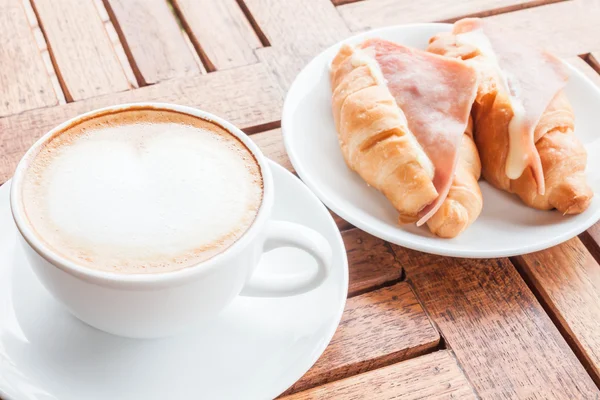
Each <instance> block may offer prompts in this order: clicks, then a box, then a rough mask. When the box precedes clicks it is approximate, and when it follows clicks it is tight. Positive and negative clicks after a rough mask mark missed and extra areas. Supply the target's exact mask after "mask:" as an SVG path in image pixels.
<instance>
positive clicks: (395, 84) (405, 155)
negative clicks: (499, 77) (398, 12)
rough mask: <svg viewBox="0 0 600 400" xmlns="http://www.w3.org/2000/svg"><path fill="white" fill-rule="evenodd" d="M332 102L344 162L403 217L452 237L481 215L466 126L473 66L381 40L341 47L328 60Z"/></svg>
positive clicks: (474, 83) (472, 148)
mask: <svg viewBox="0 0 600 400" xmlns="http://www.w3.org/2000/svg"><path fill="white" fill-rule="evenodd" d="M330 72H331V88H332V91H333V95H332V108H333V116H334V121H335V125H336V128H337V132H338V139H339V142H340V147H341V150H342V154H343V156H344V159H345V161H346V163H347V165H348V167H349V168H350V169H352V170H354V171H356V172H357V173H358V174H359V175H360V176H361V177H362V178H363V179H364V180H365V181H366V183H368V184H369V185H371V186H372V187H374V188H376V189H377V190H379V191H380V192H381V193H383V194H384V195H385V196H386V197H387V199H388V200H389V201H390V202H391V204H392V205H393V206H394V207H395V209H396V210H397V211H398V213H399V221H400V222H401V223H407V222H415V221H417V225H422V224H424V223H427V225H428V227H429V229H430V230H431V232H433V233H434V234H436V235H438V236H441V237H447V238H451V237H455V236H457V235H458V234H459V233H461V232H462V231H463V230H464V229H466V228H467V227H468V226H469V225H470V224H471V223H473V221H474V220H475V219H476V218H477V217H478V216H479V214H480V212H481V208H482V204H483V202H482V198H481V191H480V189H479V185H478V183H477V180H478V179H479V176H480V173H481V164H480V161H479V155H478V153H477V149H476V147H475V144H474V142H473V139H472V130H471V127H470V124H469V118H470V110H471V106H472V104H473V102H474V101H475V96H476V94H477V88H478V72H477V70H476V69H475V68H474V67H472V66H469V65H467V64H466V63H464V62H462V61H460V60H456V59H452V58H448V57H441V56H438V55H435V54H432V53H428V52H425V51H421V50H416V49H411V48H408V47H405V46H401V45H398V44H395V43H391V42H388V41H385V40H381V39H370V40H367V41H365V42H364V43H362V44H360V45H358V46H355V47H351V46H348V45H344V46H343V47H342V48H341V49H340V50H339V52H338V54H337V55H336V57H335V58H334V60H333V61H332V63H331V71H330Z"/></svg>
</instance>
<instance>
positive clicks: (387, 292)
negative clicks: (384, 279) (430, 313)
mask: <svg viewBox="0 0 600 400" xmlns="http://www.w3.org/2000/svg"><path fill="white" fill-rule="evenodd" d="M439 339H440V337H439V335H438V333H437V331H436V330H435V329H434V328H433V326H432V325H431V322H430V321H429V319H428V318H427V315H425V312H424V311H423V309H422V308H421V305H420V304H419V303H418V301H417V299H416V298H415V295H414V293H413V292H412V290H411V289H410V287H409V285H408V284H407V283H405V282H402V283H398V284H396V285H394V286H390V287H386V288H383V289H379V290H376V291H372V292H369V293H366V294H363V295H360V296H357V297H353V298H351V299H348V302H347V303H346V309H345V310H344V314H343V316H342V321H341V322H340V326H339V327H338V329H337V332H336V333H335V335H334V336H333V339H332V340H331V343H330V344H329V346H328V347H327V349H325V352H324V353H323V355H322V356H321V358H319V360H318V361H317V362H316V363H315V365H314V366H313V367H312V368H311V369H310V370H309V371H308V372H307V373H306V374H305V375H304V376H303V377H302V378H301V379H300V380H299V381H298V382H296V383H295V384H294V385H293V386H292V387H291V388H290V389H288V391H287V392H286V394H289V393H292V392H298V391H301V390H305V389H308V388H312V387H315V386H318V385H322V384H324V383H327V382H331V381H334V380H337V379H341V378H346V377H348V376H352V375H356V374H359V373H361V372H365V371H369V370H371V369H375V368H379V367H382V366H385V365H389V364H392V363H395V362H398V361H401V360H405V359H408V358H412V357H416V356H418V355H421V354H424V353H425V352H429V351H431V350H433V349H435V348H436V347H437V345H438V343H439Z"/></svg>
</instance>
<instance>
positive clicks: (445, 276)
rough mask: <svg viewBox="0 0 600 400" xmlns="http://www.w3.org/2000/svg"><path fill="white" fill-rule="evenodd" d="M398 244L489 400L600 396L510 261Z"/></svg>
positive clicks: (427, 303) (411, 275)
mask: <svg viewBox="0 0 600 400" xmlns="http://www.w3.org/2000/svg"><path fill="white" fill-rule="evenodd" d="M393 248H394V250H395V251H396V256H397V258H398V259H399V260H400V262H401V264H402V266H403V267H404V269H405V271H406V274H407V278H408V281H409V282H410V283H412V285H413V287H414V289H415V292H416V293H417V295H418V296H419V299H420V300H421V301H422V302H423V306H424V307H425V308H426V309H427V311H428V315H429V316H430V317H431V318H432V320H433V321H434V322H435V323H436V326H437V327H438V329H440V332H441V334H442V335H443V337H444V338H445V340H446V343H447V345H448V346H449V347H450V348H452V349H453V351H454V353H455V354H456V357H457V359H458V362H459V364H460V365H461V366H462V368H463V370H464V371H465V373H466V375H467V377H468V378H469V381H470V382H471V383H472V384H473V386H474V388H475V390H476V391H477V393H478V394H479V395H480V396H481V397H482V398H484V399H489V398H493V399H496V398H536V399H548V398H553V399H583V398H585V399H590V398H598V397H600V392H599V391H598V388H597V387H596V386H595V385H594V382H593V381H592V380H591V378H590V376H589V375H588V374H587V372H586V371H585V369H584V368H583V366H582V365H581V363H580V362H579V360H578V359H577V357H576V356H575V354H574V353H573V351H572V350H571V349H570V348H569V346H568V344H567V343H566V342H565V340H564V339H563V337H562V336H561V334H560V333H559V331H558V330H557V328H556V326H555V325H554V324H553V323H552V321H551V320H550V317H549V316H548V315H547V314H546V313H545V312H544V310H543V308H542V306H541V305H540V304H539V303H538V301H537V300H536V298H535V296H534V295H533V293H531V291H530V290H529V288H528V287H527V286H526V285H525V283H524V282H523V280H522V279H521V277H520V276H519V274H518V272H517V271H516V270H515V268H514V267H513V265H512V264H511V263H510V262H509V261H508V260H507V259H496V260H465V259H454V258H449V257H438V256H433V255H426V254H423V253H417V252H413V251H409V250H406V249H403V248H401V247H398V246H394V247H393Z"/></svg>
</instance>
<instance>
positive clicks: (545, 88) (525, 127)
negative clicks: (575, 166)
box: [453, 18, 569, 194]
mask: <svg viewBox="0 0 600 400" xmlns="http://www.w3.org/2000/svg"><path fill="white" fill-rule="evenodd" d="M453 33H454V34H455V35H456V41H457V43H458V44H469V45H471V46H473V47H475V48H477V49H478V50H479V52H480V53H481V54H482V55H483V56H485V57H486V58H487V59H488V60H489V62H491V63H492V64H493V65H494V67H495V68H496V70H497V72H498V76H500V80H501V82H500V88H501V89H502V90H503V91H504V93H505V94H506V95H507V96H508V98H509V101H510V106H511V108H512V111H513V117H512V119H511V121H510V123H509V125H508V135H509V149H508V155H507V158H506V166H505V171H506V176H507V177H508V178H510V179H517V178H519V177H520V176H521V175H522V174H523V171H525V169H526V168H527V167H531V169H532V172H533V175H534V178H535V180H536V184H537V187H538V192H539V193H540V194H543V193H544V192H545V184H544V172H543V169H542V163H541V160H540V156H539V154H538V152H537V149H536V147H535V138H534V132H535V127H536V126H537V124H538V122H539V121H540V118H541V117H542V114H543V113H544V111H545V110H546V108H547V107H548V105H549V104H550V101H552V99H553V98H554V96H556V94H557V93H558V92H559V91H560V90H561V89H562V88H564V86H565V85H566V83H567V80H568V78H569V74H568V69H567V67H566V66H565V65H564V63H563V62H562V61H560V60H559V59H558V58H556V57H554V56H553V55H551V54H550V53H548V52H546V51H544V50H540V49H536V48H535V47H534V46H531V45H528V44H527V43H526V41H527V39H526V38H523V37H520V36H518V35H516V34H515V33H514V32H512V31H510V30H508V29H506V28H504V27H502V26H501V25H497V24H494V23H492V22H489V21H487V20H482V19H478V18H466V19H463V20H460V21H458V22H456V23H455V24H454V29H453Z"/></svg>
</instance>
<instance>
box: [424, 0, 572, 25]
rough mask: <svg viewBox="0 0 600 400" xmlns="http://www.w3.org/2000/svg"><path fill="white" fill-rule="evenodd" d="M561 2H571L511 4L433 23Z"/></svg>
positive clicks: (559, 1)
mask: <svg viewBox="0 0 600 400" xmlns="http://www.w3.org/2000/svg"><path fill="white" fill-rule="evenodd" d="M563 1H572V0H538V1H532V2H530V3H525V4H513V5H509V6H506V7H500V8H494V9H491V10H486V11H480V12H476V13H472V14H466V15H462V16H460V17H454V18H449V19H445V20H440V21H435V22H447V23H454V22H456V21H458V20H459V19H463V18H483V17H491V16H492V15H499V14H506V13H509V12H513V11H520V10H526V9H528V8H534V7H539V6H545V5H548V4H553V3H561V2H563Z"/></svg>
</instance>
